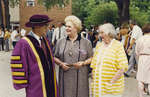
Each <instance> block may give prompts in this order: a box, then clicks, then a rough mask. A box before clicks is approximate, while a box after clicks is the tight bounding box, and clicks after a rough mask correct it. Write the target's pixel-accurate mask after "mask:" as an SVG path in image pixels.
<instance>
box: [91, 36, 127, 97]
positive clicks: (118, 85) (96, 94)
mask: <svg viewBox="0 0 150 97" xmlns="http://www.w3.org/2000/svg"><path fill="white" fill-rule="evenodd" d="M91 68H93V71H92V76H93V80H92V84H91V87H92V97H103V95H107V94H109V95H121V94H122V93H123V90H124V75H122V76H121V78H120V79H118V80H117V81H116V82H115V83H113V84H110V81H111V79H112V78H113V77H114V76H115V74H116V73H117V71H118V70H119V69H124V71H126V70H127V69H128V61H127V57H126V54H125V52H124V48H123V45H122V44H121V43H120V42H119V41H117V40H115V39H113V40H112V41H111V43H110V44H109V46H108V47H107V48H106V47H105V48H104V43H103V42H101V43H98V44H97V46H96V50H95V53H94V56H93V59H92V63H91Z"/></svg>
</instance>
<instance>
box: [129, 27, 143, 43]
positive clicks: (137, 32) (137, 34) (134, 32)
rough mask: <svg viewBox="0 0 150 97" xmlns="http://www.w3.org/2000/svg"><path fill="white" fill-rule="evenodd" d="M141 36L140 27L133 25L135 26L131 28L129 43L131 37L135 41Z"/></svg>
mask: <svg viewBox="0 0 150 97" xmlns="http://www.w3.org/2000/svg"><path fill="white" fill-rule="evenodd" d="M141 36H143V32H142V29H141V28H140V27H139V26H137V25H135V26H134V27H133V29H132V34H131V40H130V43H131V41H132V39H133V38H134V39H135V40H136V41H137V40H138V39H139V38H140V37H141ZM136 41H135V42H136Z"/></svg>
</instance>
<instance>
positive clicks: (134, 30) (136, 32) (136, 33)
mask: <svg viewBox="0 0 150 97" xmlns="http://www.w3.org/2000/svg"><path fill="white" fill-rule="evenodd" d="M129 26H130V28H131V36H130V37H131V39H130V45H129V47H128V49H127V53H128V55H130V59H129V69H128V71H127V72H126V73H125V76H126V77H129V76H130V74H131V72H132V71H135V70H134V67H137V66H135V65H136V64H138V61H137V60H136V57H135V46H136V41H137V40H138V39H139V38H140V37H141V36H143V32H142V29H141V28H140V27H139V26H138V25H137V24H136V21H132V20H131V21H129Z"/></svg>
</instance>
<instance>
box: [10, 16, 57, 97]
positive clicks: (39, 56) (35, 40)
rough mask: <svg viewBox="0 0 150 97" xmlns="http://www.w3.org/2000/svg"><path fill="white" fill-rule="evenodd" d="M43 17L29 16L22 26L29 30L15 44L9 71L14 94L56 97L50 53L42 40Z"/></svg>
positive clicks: (45, 40)
mask: <svg viewBox="0 0 150 97" xmlns="http://www.w3.org/2000/svg"><path fill="white" fill-rule="evenodd" d="M51 21H52V20H51V19H50V18H49V17H48V16H47V15H39V14H38V15H33V16H31V17H30V19H29V21H28V22H27V23H26V24H25V25H26V27H30V28H32V34H28V35H27V36H25V37H23V38H22V39H20V40H19V41H18V43H17V44H16V46H15V48H14V50H13V52H12V56H11V69H12V78H13V85H14V88H15V89H16V90H19V89H23V88H25V90H26V97H59V95H58V87H57V81H56V75H55V70H54V62H53V56H52V51H51V49H50V45H49V43H48V40H47V39H46V32H47V25H48V23H49V22H51Z"/></svg>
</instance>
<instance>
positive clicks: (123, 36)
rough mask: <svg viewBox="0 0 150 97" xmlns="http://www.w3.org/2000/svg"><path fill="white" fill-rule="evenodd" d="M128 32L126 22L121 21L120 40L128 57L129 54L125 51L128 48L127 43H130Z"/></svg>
mask: <svg viewBox="0 0 150 97" xmlns="http://www.w3.org/2000/svg"><path fill="white" fill-rule="evenodd" d="M129 32H130V30H129V25H128V23H123V24H122V25H121V27H120V32H119V34H120V35H121V40H120V41H121V43H122V44H123V46H124V49H125V52H126V54H127V57H128V59H129V55H128V53H127V50H128V47H129V44H130V35H129V34H130V33H129Z"/></svg>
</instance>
